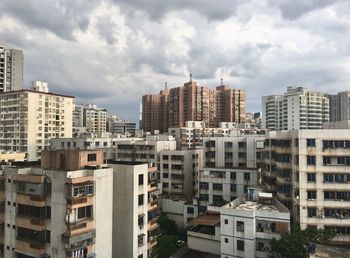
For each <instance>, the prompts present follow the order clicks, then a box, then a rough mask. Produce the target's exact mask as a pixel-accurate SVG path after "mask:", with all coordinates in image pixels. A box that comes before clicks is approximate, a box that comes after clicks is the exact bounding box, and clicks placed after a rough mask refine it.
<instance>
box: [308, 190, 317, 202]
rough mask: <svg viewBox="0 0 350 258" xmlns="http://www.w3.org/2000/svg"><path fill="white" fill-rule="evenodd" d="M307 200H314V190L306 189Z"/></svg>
mask: <svg viewBox="0 0 350 258" xmlns="http://www.w3.org/2000/svg"><path fill="white" fill-rule="evenodd" d="M307 199H308V200H316V191H307Z"/></svg>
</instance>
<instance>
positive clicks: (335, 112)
mask: <svg viewBox="0 0 350 258" xmlns="http://www.w3.org/2000/svg"><path fill="white" fill-rule="evenodd" d="M329 101H330V107H329V109H330V118H329V121H331V122H335V121H343V120H350V91H342V92H339V93H338V94H336V95H329Z"/></svg>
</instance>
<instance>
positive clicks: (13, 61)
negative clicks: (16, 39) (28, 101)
mask: <svg viewBox="0 0 350 258" xmlns="http://www.w3.org/2000/svg"><path fill="white" fill-rule="evenodd" d="M22 88H23V51H22V50H19V49H7V48H6V47H5V46H2V45H0V93H1V92H8V91H16V90H20V89H22Z"/></svg>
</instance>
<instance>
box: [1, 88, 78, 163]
mask: <svg viewBox="0 0 350 258" xmlns="http://www.w3.org/2000/svg"><path fill="white" fill-rule="evenodd" d="M39 86H40V87H39ZM73 109H74V97H72V96H66V95H60V94H56V93H51V92H48V89H47V85H46V87H45V85H42V84H41V85H37V84H36V83H35V82H34V84H33V88H32V89H31V90H20V91H11V92H4V93H0V149H2V150H5V151H15V152H24V153H26V160H27V161H36V160H38V159H40V153H41V151H42V150H43V149H44V148H45V147H46V146H49V144H50V143H49V140H50V139H51V138H59V137H72V112H73Z"/></svg>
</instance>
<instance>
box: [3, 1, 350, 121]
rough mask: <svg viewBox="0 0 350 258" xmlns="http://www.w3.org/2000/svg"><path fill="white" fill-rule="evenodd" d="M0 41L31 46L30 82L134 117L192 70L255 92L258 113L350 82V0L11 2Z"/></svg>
mask: <svg viewBox="0 0 350 258" xmlns="http://www.w3.org/2000/svg"><path fill="white" fill-rule="evenodd" d="M0 44H4V45H6V46H8V47H9V48H20V49H23V51H24V86H25V87H29V85H30V81H33V80H44V81H47V82H48V84H49V89H50V91H52V92H56V93H61V94H70V95H74V96H76V97H77V103H95V104H97V105H98V106H100V107H104V108H107V109H108V111H109V113H110V114H116V115H118V116H119V117H121V118H124V119H129V120H133V121H136V120H137V119H138V109H139V103H140V102H141V97H142V95H144V94H156V93H158V92H159V91H160V90H161V89H162V88H163V87H164V83H165V82H168V87H170V88H171V87H178V86H181V85H183V84H184V83H185V82H187V81H188V80H189V74H190V73H192V74H193V79H194V80H196V81H197V82H198V83H199V84H200V85H207V86H208V87H209V88H214V87H215V86H217V85H219V84H220V78H223V80H224V83H225V84H227V85H229V86H230V87H232V88H239V89H244V90H246V94H247V110H248V111H249V112H253V111H260V109H261V107H260V106H261V96H264V95H269V94H282V93H283V92H284V91H285V90H286V87H287V86H290V85H294V86H304V87H308V88H311V89H316V90H319V91H324V92H329V93H335V92H338V91H342V90H347V89H350V76H349V75H350V1H347V0H344V1H340V0H339V1H338V0H278V1H276V0H220V1H217V0H191V1H189V0H148V1H145V0H119V1H116V0H105V1H98V0H74V1H72V0H55V1H54V0H45V1H42V0H26V1H23V0H1V1H0Z"/></svg>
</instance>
